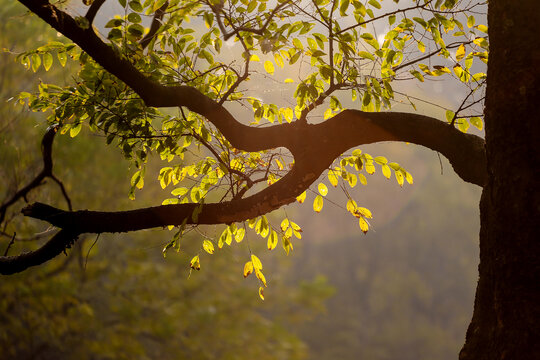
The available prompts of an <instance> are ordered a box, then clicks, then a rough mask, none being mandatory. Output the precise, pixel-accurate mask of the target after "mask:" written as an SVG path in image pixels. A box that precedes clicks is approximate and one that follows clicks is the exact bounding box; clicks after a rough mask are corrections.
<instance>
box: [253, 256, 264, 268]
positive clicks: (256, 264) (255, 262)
mask: <svg viewBox="0 0 540 360" xmlns="http://www.w3.org/2000/svg"><path fill="white" fill-rule="evenodd" d="M251 262H252V263H253V268H254V269H255V270H262V268H263V266H262V263H261V260H260V259H259V258H258V257H257V256H256V255H253V254H251Z"/></svg>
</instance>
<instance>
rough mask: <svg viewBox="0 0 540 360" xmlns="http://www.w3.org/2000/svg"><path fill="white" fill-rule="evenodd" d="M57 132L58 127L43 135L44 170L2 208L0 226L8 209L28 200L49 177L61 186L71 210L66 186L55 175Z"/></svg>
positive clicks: (51, 128) (0, 210) (0, 209)
mask: <svg viewBox="0 0 540 360" xmlns="http://www.w3.org/2000/svg"><path fill="white" fill-rule="evenodd" d="M56 131H57V128H56V127H50V128H49V129H48V130H47V132H46V133H45V135H43V139H42V140H41V156H42V158H43V169H42V170H41V171H40V172H39V174H37V175H36V177H34V179H32V181H30V183H28V184H27V185H26V186H24V187H23V188H22V189H19V190H18V191H17V192H16V193H15V194H13V196H12V197H11V198H10V199H8V200H6V201H5V202H4V203H3V204H2V205H1V206H0V224H1V223H2V222H3V221H4V219H5V216H6V212H7V209H8V208H9V207H10V206H11V205H13V204H14V203H15V202H17V201H18V200H20V199H21V198H23V199H26V196H27V195H28V193H29V192H30V191H32V190H33V189H35V188H37V187H39V186H41V185H42V184H43V180H44V179H45V178H47V177H49V178H51V179H53V180H54V181H55V182H56V183H57V184H58V185H59V186H60V189H61V191H62V195H63V196H64V198H65V199H66V202H67V204H68V208H69V209H70V210H71V200H70V198H69V196H68V194H67V192H66V189H65V188H64V184H62V182H61V181H60V180H58V178H57V177H56V176H55V175H54V174H53V159H52V145H53V141H54V136H55V135H56Z"/></svg>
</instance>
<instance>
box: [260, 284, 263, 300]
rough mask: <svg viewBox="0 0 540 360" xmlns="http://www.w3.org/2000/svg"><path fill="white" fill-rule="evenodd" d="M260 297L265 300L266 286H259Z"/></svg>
mask: <svg viewBox="0 0 540 360" xmlns="http://www.w3.org/2000/svg"><path fill="white" fill-rule="evenodd" d="M259 297H260V298H261V299H262V300H264V288H263V287H262V286H259Z"/></svg>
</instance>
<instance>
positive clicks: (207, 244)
mask: <svg viewBox="0 0 540 360" xmlns="http://www.w3.org/2000/svg"><path fill="white" fill-rule="evenodd" d="M203 249H204V251H206V252H207V253H209V254H213V253H214V244H212V242H211V241H210V240H204V241H203Z"/></svg>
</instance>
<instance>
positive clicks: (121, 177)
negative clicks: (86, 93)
mask: <svg viewBox="0 0 540 360" xmlns="http://www.w3.org/2000/svg"><path fill="white" fill-rule="evenodd" d="M2 5H5V6H2V7H1V10H0V19H2V20H3V21H1V22H0V23H1V24H2V25H3V26H4V29H3V30H5V31H1V32H0V39H1V42H2V44H5V45H6V46H7V44H8V43H9V45H10V51H12V52H15V51H17V48H18V47H20V46H23V45H24V46H31V45H29V44H31V43H33V39H32V38H31V35H30V34H32V33H41V34H43V36H44V37H48V36H49V37H53V38H54V36H55V35H56V34H55V33H54V32H48V31H47V28H46V27H45V26H44V24H41V23H40V22H36V21H35V20H34V19H32V18H31V17H28V16H22V17H21V16H20V14H21V12H22V9H21V7H19V6H13V7H11V6H9V5H10V4H8V3H6V4H2ZM8 18H9V19H10V20H9V21H6V19H8ZM22 29H24V30H22ZM13 59H14V56H12V55H11V54H6V53H4V54H1V58H0V69H2V73H3V74H5V75H6V76H5V77H3V78H2V82H1V84H2V88H1V91H0V98H2V99H8V98H9V97H11V96H13V95H15V93H16V92H18V91H20V90H21V88H20V87H21V86H26V84H27V83H29V82H33V81H34V79H35V77H36V75H38V76H40V78H41V79H48V78H50V79H54V80H56V81H61V79H62V76H61V73H59V71H58V69H55V68H51V69H49V72H47V73H45V72H44V71H42V70H38V73H37V74H34V73H33V72H25V71H22V70H23V69H22V68H21V67H20V66H19V65H17V64H16V63H15V62H14V61H13ZM65 78H69V76H65ZM0 114H2V115H3V116H2V117H1V120H0V136H1V139H2V143H1V144H0V146H1V148H0V149H1V150H0V154H1V159H2V161H1V162H0V173H1V174H2V176H3V178H4V179H5V182H4V186H2V187H0V194H1V196H2V198H6V197H8V196H9V194H10V193H11V192H12V191H13V189H14V188H16V187H17V185H18V184H17V182H22V183H25V182H26V181H27V179H28V178H31V176H32V174H31V173H32V172H33V171H34V170H35V169H34V168H37V167H39V162H38V161H36V159H34V156H33V154H34V153H35V148H37V147H38V144H37V143H35V142H34V141H33V140H32V139H33V138H36V137H39V135H40V133H41V132H42V129H41V127H40V126H36V124H38V125H40V124H42V123H43V118H42V116H41V114H32V113H28V112H20V111H16V109H15V108H14V107H13V104H12V102H2V104H0ZM20 129H28V130H27V131H20ZM76 139H77V142H76V144H73V140H72V139H71V138H70V137H62V138H60V139H58V140H59V141H57V142H56V143H55V149H54V153H55V159H56V160H57V162H58V164H57V165H58V166H57V168H56V172H57V175H58V178H60V179H62V181H63V183H64V185H65V188H66V189H67V190H68V191H69V193H70V196H71V200H72V201H73V202H74V203H76V204H79V206H86V207H100V208H117V207H126V206H127V204H126V203H127V201H126V200H127V199H126V197H125V191H121V189H122V188H124V189H125V188H126V187H127V186H128V184H129V177H127V178H126V175H127V174H128V173H127V171H126V166H125V164H123V163H122V161H123V160H122V157H121V155H120V154H118V153H117V152H111V151H110V150H111V149H110V148H107V147H105V146H103V144H101V141H100V139H98V138H95V137H90V136H88V134H85V133H82V134H78V136H77V138H76ZM11 182H12V184H11V186H8V184H10V183H11ZM104 183H106V184H108V185H107V187H103V184H104ZM149 188H151V186H149ZM148 190H149V191H148V194H145V196H147V198H145V196H142V197H141V199H139V200H140V201H149V199H148V197H149V198H150V199H151V198H152V194H151V191H150V189H148ZM30 196H31V197H29V200H31V199H33V197H34V196H38V197H39V198H40V199H47V200H48V201H50V202H51V203H53V204H63V199H62V197H61V194H60V193H59V192H58V190H57V187H56V186H55V184H54V183H52V184H46V185H45V186H41V187H39V189H35V190H34V191H33V192H32V193H31V194H30ZM20 206H22V205H21V204H17V206H15V207H14V209H10V211H8V212H7V214H6V218H5V221H4V222H3V224H2V228H1V234H0V236H1V237H2V241H1V244H2V253H3V254H4V252H7V250H9V252H24V251H27V250H32V249H35V248H37V247H39V246H40V244H41V243H42V242H43V237H44V235H45V236H46V235H48V234H50V233H51V230H50V229H46V228H45V229H44V228H43V227H41V226H40V225H39V224H35V223H31V222H28V221H26V220H25V218H24V217H21V216H18V215H17V212H18V211H19V209H20ZM43 230H45V231H43ZM14 232H15V233H14ZM42 232H43V234H41V235H40V234H39V233H42ZM36 233H37V234H38V235H36ZM163 235H164V234H163V233H158V232H151V233H145V234H136V235H132V236H130V237H129V239H128V240H129V242H130V243H131V245H132V246H131V247H129V248H126V247H125V246H123V245H122V244H120V243H118V242H117V241H116V239H115V237H114V236H107V235H101V236H99V238H98V239H96V238H95V237H86V236H85V237H83V238H81V239H80V240H79V242H77V243H76V244H75V245H74V246H73V248H72V249H71V250H70V251H69V253H68V255H67V256H61V257H58V258H57V259H55V260H54V261H51V262H50V263H48V264H46V265H44V266H43V267H42V268H40V269H39V270H38V271H28V272H25V273H23V274H19V275H15V276H13V277H3V278H2V282H1V283H0V293H2V294H3V296H2V299H1V300H0V314H1V315H0V319H1V323H2V325H1V326H0V349H2V354H3V355H2V356H3V357H6V358H14V359H15V358H16V359H51V358H54V359H72V358H77V359H91V358H100V359H148V358H160V359H169V358H170V359H177V358H179V357H180V358H201V359H215V358H223V359H228V358H229V359H233V358H234V359H240V358H245V359H248V358H253V357H256V358H261V359H276V358H282V359H289V358H291V359H301V358H305V356H306V347H305V345H304V344H303V343H302V342H301V341H300V340H299V339H298V338H297V337H296V336H294V335H293V334H291V333H290V332H289V331H287V330H286V328H287V327H290V324H291V323H292V322H294V321H305V320H308V319H310V318H311V317H312V316H313V315H314V314H316V313H318V312H320V311H321V309H322V308H324V305H323V301H324V299H325V298H326V297H328V296H329V295H331V292H332V290H331V288H330V287H329V286H328V285H327V284H326V281H324V280H321V279H315V281H313V282H311V283H309V286H308V287H298V286H296V284H292V285H287V284H284V283H283V281H280V280H279V279H275V280H274V281H273V284H274V287H275V289H276V291H277V292H278V293H280V294H283V295H282V296H281V297H276V296H268V297H267V301H266V302H265V303H262V302H258V301H257V299H256V298H254V297H253V293H252V290H251V288H250V287H249V286H246V284H245V282H244V281H242V278H241V276H237V275H236V274H235V273H234V272H231V271H227V269H228V268H229V267H230V264H231V263H235V262H236V263H237V262H238V261H237V260H236V259H235V255H234V254H232V253H230V252H227V253H224V254H222V256H220V257H219V258H218V259H216V260H215V261H212V263H211V264H210V266H209V267H210V271H208V272H203V273H199V274H197V276H191V278H190V279H188V275H189V273H188V271H187V269H186V268H185V263H186V261H187V259H186V258H185V257H186V255H184V256H170V257H169V258H168V259H167V260H166V261H165V260H164V259H163V258H162V257H161V256H159V253H156V252H155V251H154V249H155V248H156V247H160V246H163V244H164V243H166V242H167V239H166V238H164V236H163ZM12 239H15V240H16V241H14V242H13V243H11V241H10V240H12ZM196 239H197V236H194V234H190V235H188V236H187V238H186V240H189V241H187V244H186V251H189V252H195V251H197V249H196V247H197V242H196ZM6 248H7V250H6ZM254 248H255V249H258V248H257V246H255V247H254ZM282 260H283V259H282ZM286 267H287V264H286V263H284V262H283V261H280V266H279V268H286ZM276 269H278V267H277V266H276ZM279 274H280V270H276V277H279ZM157 279H166V281H158V280H157ZM263 304H265V305H266V306H265V308H264V311H263V309H262V306H263ZM268 311H271V312H272V313H279V314H282V317H281V318H279V319H272V318H271V316H269V315H268ZM292 311H294V316H287V314H290V313H291V312H292ZM296 316H298V317H296ZM295 317H296V318H295ZM246 329H249V331H246Z"/></svg>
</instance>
